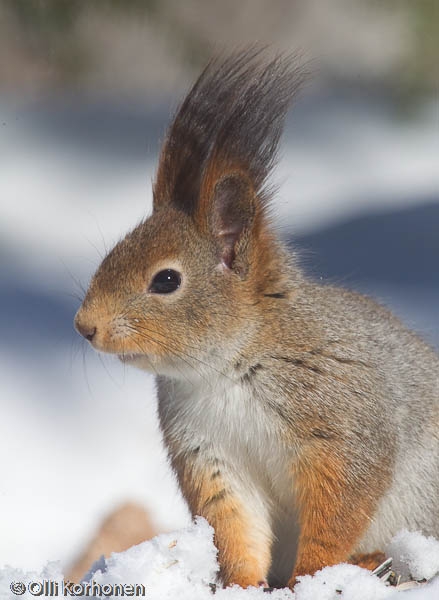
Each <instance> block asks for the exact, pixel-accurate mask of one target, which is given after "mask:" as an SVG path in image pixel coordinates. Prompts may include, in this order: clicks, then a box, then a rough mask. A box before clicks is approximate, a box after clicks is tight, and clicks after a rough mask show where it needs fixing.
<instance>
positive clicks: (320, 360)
mask: <svg viewBox="0 0 439 600" xmlns="http://www.w3.org/2000/svg"><path fill="white" fill-rule="evenodd" d="M302 79H303V77H302V74H301V70H300V69H299V68H297V66H296V63H295V61H294V60H292V59H290V58H288V57H285V56H275V57H274V58H273V57H267V53H266V51H265V50H258V49H255V48H252V49H247V50H243V51H240V52H235V53H232V54H231V55H229V56H226V57H224V56H223V57H219V58H216V59H213V60H211V62H209V64H208V65H207V67H206V68H205V69H204V71H203V72H202V73H201V75H200V76H199V78H198V80H197V81H196V82H195V84H194V85H193V87H192V89H191V90H190V91H189V93H188V94H187V96H186V98H185V99H184V100H183V102H182V104H181V106H180V108H179V109H178V111H177V113H176V116H175V117H174V119H173V122H172V124H171V126H170V129H169V132H168V134H167V137H166V139H165V141H164V145H163V149H162V151H161V155H160V160H159V165H158V171H157V175H156V179H155V183H154V190H153V211H152V214H151V216H149V217H148V218H147V219H145V220H144V221H143V222H142V223H141V224H140V225H138V226H137V227H136V228H135V229H134V230H133V231H131V232H130V233H128V234H127V235H126V237H125V238H124V239H123V240H122V241H120V242H119V243H118V244H116V246H115V247H114V248H113V249H112V250H111V251H110V252H109V253H108V255H107V256H106V257H105V258H104V260H103V261H102V264H101V265H100V267H99V268H98V270H97V272H96V274H95V275H94V277H93V278H92V280H91V283H90V287H89V289H88V291H87V294H86V296H85V299H84V302H83V304H82V306H81V308H80V309H79V311H78V313H77V315H76V318H75V325H76V329H77V330H78V332H79V333H80V334H81V335H83V336H84V337H85V338H86V339H87V340H89V342H90V343H91V345H92V346H93V347H94V348H95V349H96V350H98V351H102V352H108V353H112V354H115V355H118V356H119V358H120V359H121V360H122V361H123V362H125V363H127V364H131V365H134V366H136V367H139V368H141V369H145V370H146V371H150V372H152V373H154V374H155V376H156V381H157V391H158V413H159V420H160V427H161V430H162V433H163V439H164V443H165V445H166V448H167V451H168V454H169V458H170V462H171V465H172V467H173V469H174V471H175V473H176V476H177V478H178V481H179V484H180V487H181V490H182V493H183V495H184V498H185V499H186V501H187V503H188V505H189V508H190V510H191V512H192V514H193V515H194V516H195V515H202V516H203V517H205V518H206V519H207V520H208V522H209V523H210V524H211V525H212V526H213V528H214V530H215V543H216V545H217V547H218V552H219V554H218V557H219V564H220V575H221V579H222V582H223V584H224V585H229V584H233V583H236V584H239V585H241V586H243V587H246V586H257V585H267V582H268V581H269V582H273V581H276V582H278V583H279V585H281V584H282V585H283V584H286V583H287V584H288V585H289V586H290V587H293V586H294V584H295V582H296V578H297V577H298V576H300V575H304V574H308V573H309V574H312V573H314V572H315V571H316V570H318V569H320V568H322V567H323V566H325V565H333V564H335V563H339V562H342V561H351V562H355V563H357V564H359V565H362V566H366V567H370V568H373V567H374V566H376V563H377V561H379V559H380V558H381V556H382V555H381V551H382V550H383V549H384V548H385V546H386V544H387V543H388V542H389V540H390V539H391V537H392V536H393V535H394V534H396V532H397V531H398V530H400V529H401V528H409V529H416V530H421V531H423V532H424V533H425V534H432V535H436V536H439V357H438V356H437V354H435V352H434V351H433V350H432V349H430V348H429V347H428V346H427V344H426V343H424V342H423V341H422V340H421V339H420V338H419V337H418V336H417V335H415V334H414V333H412V332H411V331H409V330H408V329H407V328H406V327H405V326H404V325H403V324H402V323H401V322H400V321H399V320H398V319H397V318H396V317H395V316H393V315H392V314H391V312H389V311H388V310H387V309H386V308H383V307H382V306H380V305H379V304H377V303H376V302H374V301H373V300H371V299H369V298H367V297H365V296H362V295H360V294H357V293H354V292H350V291H347V290H345V289H341V288H337V287H333V286H331V285H325V284H323V283H321V282H318V283H316V282H314V281H313V280H311V279H309V278H308V277H307V276H305V275H304V273H303V272H302V270H301V268H300V265H299V264H298V260H297V257H296V254H295V252H290V251H289V250H287V248H286V246H285V244H284V243H283V242H282V241H281V240H280V239H279V238H278V235H277V233H276V229H275V227H274V226H273V224H272V220H271V218H270V203H271V197H272V195H273V189H272V188H271V187H270V185H269V181H268V178H269V175H270V173H271V171H272V169H273V166H274V165H275V162H276V157H277V152H278V146H279V140H280V136H281V133H282V129H283V123H284V119H285V115H286V112H287V110H288V107H289V105H290V102H291V100H292V98H293V97H294V95H295V93H296V91H297V89H298V88H299V87H300V84H301V81H302ZM286 572H287V574H286Z"/></svg>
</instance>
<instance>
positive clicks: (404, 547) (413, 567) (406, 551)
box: [387, 530, 439, 580]
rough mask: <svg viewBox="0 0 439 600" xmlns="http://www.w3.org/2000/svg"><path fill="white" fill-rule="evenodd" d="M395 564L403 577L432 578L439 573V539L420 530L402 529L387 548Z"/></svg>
mask: <svg viewBox="0 0 439 600" xmlns="http://www.w3.org/2000/svg"><path fill="white" fill-rule="evenodd" d="M387 555H388V556H392V558H393V566H394V568H395V569H396V570H397V572H398V573H400V574H401V576H402V577H404V578H406V577H408V576H410V575H411V576H412V577H413V579H416V580H421V579H431V578H432V577H433V576H434V575H436V573H439V541H438V540H436V539H435V538H434V537H432V536H429V537H425V536H423V535H422V534H421V533H420V532H419V531H407V530H403V531H400V532H399V533H398V534H397V535H396V536H395V537H394V538H393V540H392V542H391V543H390V544H389V546H388V548H387Z"/></svg>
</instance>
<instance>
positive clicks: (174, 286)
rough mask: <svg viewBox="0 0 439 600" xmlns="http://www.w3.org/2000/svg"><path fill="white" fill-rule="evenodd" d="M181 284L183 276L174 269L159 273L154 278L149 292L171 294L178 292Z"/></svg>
mask: <svg viewBox="0 0 439 600" xmlns="http://www.w3.org/2000/svg"><path fill="white" fill-rule="evenodd" d="M180 284H181V275H180V273H178V271H174V270H173V269H164V270H163V271H159V272H158V273H156V274H155V275H154V277H153V280H152V282H151V285H150V286H149V290H148V291H149V292H152V293H153V294H170V293H171V292H175V290H178V288H179V287H180Z"/></svg>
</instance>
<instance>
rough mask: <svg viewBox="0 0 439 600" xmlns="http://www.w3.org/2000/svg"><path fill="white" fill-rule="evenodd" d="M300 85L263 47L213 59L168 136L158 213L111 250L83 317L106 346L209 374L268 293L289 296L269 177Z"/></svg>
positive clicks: (152, 362) (153, 364)
mask: <svg viewBox="0 0 439 600" xmlns="http://www.w3.org/2000/svg"><path fill="white" fill-rule="evenodd" d="M300 81H301V75H300V73H298V71H297V69H296V68H295V67H294V63H293V62H292V61H291V60H288V59H285V58H281V57H277V58H274V59H273V60H271V61H268V62H267V61H264V60H262V59H261V51H260V50H255V49H250V50H247V51H245V52H241V53H239V54H235V55H232V56H230V57H228V58H226V59H223V60H220V59H217V60H214V61H212V62H211V63H209V65H208V66H207V67H206V69H205V70H204V71H203V73H202V74H201V76H200V77H199V79H198V80H197V82H196V83H195V85H194V86H193V88H192V89H191V91H190V92H189V94H188V96H187V97H186V99H185V100H184V101H183V103H182V105H181V107H180V109H179V110H178V112H177V114H176V117H175V118H174V121H173V123H172V125H171V127H170V130H169V132H168V135H167V138H166V140H165V143H164V146H163V149H162V152H161V157H160V163H159V167H158V172H157V177H156V182H155V185H154V202H153V213H152V215H151V216H150V217H149V218H148V219H146V220H145V221H144V222H143V223H141V224H140V225H139V226H137V227H136V228H135V229H134V230H133V231H132V232H131V233H129V234H128V235H127V236H126V237H125V239H123V240H122V241H121V242H119V243H118V244H117V245H116V246H115V247H114V248H113V250H111V252H110V253H109V254H108V255H107V256H106V257H105V259H104V260H103V261H102V264H101V265H100V267H99V269H98V270H97V272H96V274H95V275H94V277H93V279H92V281H91V283H90V287H89V290H88V292H87V294H86V297H85V299H84V302H83V304H82V306H81V308H80V309H79V311H78V313H77V315H76V317H75V326H76V328H77V330H78V331H79V333H80V334H81V335H83V336H84V337H85V338H86V339H88V340H89V341H90V343H91V344H92V345H93V346H94V347H95V348H96V349H97V350H100V351H104V352H110V353H115V354H118V355H119V356H120V357H121V358H122V359H123V360H125V361H129V362H132V363H133V364H136V365H137V366H141V367H143V368H146V369H149V370H152V371H155V372H158V373H172V374H174V375H176V376H178V373H179V372H183V371H185V370H186V367H187V368H190V369H194V370H195V371H198V372H200V371H202V370H203V369H204V367H205V368H209V365H212V366H213V365H215V364H219V362H221V361H222V362H224V360H227V359H229V358H230V359H231V358H233V356H235V355H236V353H237V352H238V351H239V348H240V347H241V346H242V345H243V344H245V341H246V339H248V338H249V336H251V335H252V332H253V331H254V329H255V327H257V326H258V319H257V318H256V317H257V315H259V314H261V313H262V312H263V311H264V310H265V308H266V305H265V304H264V299H265V300H267V301H268V300H270V299H273V298H277V297H285V296H286V295H288V294H289V293H291V289H292V281H291V269H290V264H289V258H288V255H287V254H286V253H285V252H284V251H283V249H282V247H281V245H280V244H279V242H278V241H277V239H276V236H275V235H274V233H273V231H272V228H271V227H270V222H269V218H268V214H267V206H268V200H269V193H268V189H267V177H268V175H269V173H270V171H271V169H272V167H273V165H274V163H275V159H276V152H277V147H278V142H279V138H280V135H281V132H282V125H283V121H284V117H285V114H286V111H287V108H288V106H289V103H290V101H291V99H292V97H293V95H294V93H295V91H296V90H297V88H298V85H299V84H300ZM218 359H221V360H220V361H218Z"/></svg>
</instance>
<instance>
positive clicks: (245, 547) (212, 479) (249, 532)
mask: <svg viewBox="0 0 439 600" xmlns="http://www.w3.org/2000/svg"><path fill="white" fill-rule="evenodd" d="M174 464H175V463H174ZM175 466H176V470H177V473H178V476H179V483H180V486H181V489H182V492H183V495H184V496H185V498H186V500H187V501H188V504H189V507H190V509H191V511H192V514H194V515H201V516H202V517H205V518H206V519H207V521H208V522H209V523H210V525H212V527H213V528H214V529H215V544H216V546H217V548H218V561H219V564H220V565H221V571H220V576H221V580H222V581H223V583H224V585H229V584H232V583H233V584H238V585H240V586H241V587H248V586H258V585H260V584H261V583H262V582H264V581H266V578H267V573H268V569H269V567H270V562H271V556H270V540H269V539H267V537H266V536H265V535H264V533H263V532H258V531H257V530H255V528H254V522H252V521H251V518H250V517H249V515H248V511H247V509H246V507H245V506H244V505H243V503H242V502H241V500H240V499H239V498H238V497H237V496H236V495H235V494H234V493H233V491H232V490H231V489H230V488H229V487H228V486H227V485H226V484H225V482H224V480H223V478H222V476H221V473H220V471H219V470H218V468H217V465H216V464H211V465H210V466H208V467H207V468H206V467H205V466H204V465H203V466H202V467H200V466H195V464H194V463H191V464H190V463H189V461H188V460H187V459H186V460H185V461H184V462H183V461H181V462H180V461H178V464H175Z"/></svg>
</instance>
